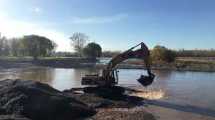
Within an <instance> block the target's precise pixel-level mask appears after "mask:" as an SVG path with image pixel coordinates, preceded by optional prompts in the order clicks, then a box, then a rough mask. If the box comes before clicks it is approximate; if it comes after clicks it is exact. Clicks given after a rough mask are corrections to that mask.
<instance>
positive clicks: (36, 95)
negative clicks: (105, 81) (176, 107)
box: [0, 80, 155, 120]
mask: <svg viewBox="0 0 215 120" xmlns="http://www.w3.org/2000/svg"><path fill="white" fill-rule="evenodd" d="M89 89H94V90H95V91H96V92H95V91H94V92H92V91H91V92H89V91H90V90H89ZM119 91H120V92H119ZM143 101H144V99H142V98H139V97H134V96H129V95H127V94H124V88H123V87H111V88H103V87H102V88H96V87H93V88H86V89H85V88H84V90H83V91H82V92H81V93H80V92H78V91H76V90H73V89H71V90H65V91H64V92H60V91H58V90H56V89H54V88H52V87H50V86H48V85H47V84H43V83H39V82H34V81H30V80H29V81H26V80H3V81H0V111H1V112H0V119H1V120H8V119H10V120H20V119H23V120H70V119H74V120H113V119H116V120H131V119H132V120H155V118H154V116H153V115H152V114H151V113H149V112H147V111H146V110H145V109H144V107H143V104H144V103H143Z"/></svg>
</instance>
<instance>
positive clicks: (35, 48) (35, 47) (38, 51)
mask: <svg viewBox="0 0 215 120" xmlns="http://www.w3.org/2000/svg"><path fill="white" fill-rule="evenodd" d="M21 43H22V44H23V47H24V49H25V52H26V53H25V54H27V55H29V56H32V57H33V58H34V59H37V58H38V57H39V56H47V55H49V54H50V53H51V52H52V51H53V50H55V48H56V44H55V43H54V42H53V41H51V40H49V39H48V38H46V37H42V36H38V35H28V36H24V37H23V38H22V40H21Z"/></svg>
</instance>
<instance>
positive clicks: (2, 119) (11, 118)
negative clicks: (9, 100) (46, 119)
mask: <svg viewBox="0 0 215 120" xmlns="http://www.w3.org/2000/svg"><path fill="white" fill-rule="evenodd" d="M0 120H31V119H28V118H26V117H23V116H20V115H0Z"/></svg>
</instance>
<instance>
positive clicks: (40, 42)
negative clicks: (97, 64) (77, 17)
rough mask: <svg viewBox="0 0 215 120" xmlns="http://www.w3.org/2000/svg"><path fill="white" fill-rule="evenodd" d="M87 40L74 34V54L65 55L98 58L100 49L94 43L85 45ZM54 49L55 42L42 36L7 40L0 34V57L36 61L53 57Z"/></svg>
mask: <svg viewBox="0 0 215 120" xmlns="http://www.w3.org/2000/svg"><path fill="white" fill-rule="evenodd" d="M88 38H89V37H88V36H87V35H85V34H84V33H74V34H73V35H72V37H70V39H71V45H72V46H73V48H74V51H75V52H74V53H73V54H70V53H66V54H67V55H73V56H78V57H87V58H90V59H96V57H100V56H101V55H102V47H101V46H100V45H99V44H97V43H95V42H90V43H88V44H86V43H87V41H88ZM56 47H57V44H56V43H55V42H53V41H52V40H50V39H48V38H46V37H44V36H39V35H26V36H23V37H19V38H10V39H8V38H6V37H4V36H1V34H0V56H14V57H19V56H31V57H33V58H34V59H35V60H36V59H38V57H47V56H52V55H55V54H56V51H55V50H56Z"/></svg>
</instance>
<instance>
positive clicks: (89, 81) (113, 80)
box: [82, 42, 155, 87]
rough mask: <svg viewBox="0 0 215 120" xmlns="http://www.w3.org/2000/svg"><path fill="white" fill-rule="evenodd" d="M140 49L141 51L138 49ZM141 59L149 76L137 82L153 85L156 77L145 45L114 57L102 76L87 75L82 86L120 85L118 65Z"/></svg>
mask: <svg viewBox="0 0 215 120" xmlns="http://www.w3.org/2000/svg"><path fill="white" fill-rule="evenodd" d="M138 47H140V48H139V49H137V48H138ZM132 58H135V59H141V60H142V61H143V62H144V63H145V68H146V70H147V74H148V75H141V76H140V78H139V79H137V81H138V82H139V83H140V84H141V85H143V86H145V87H146V86H148V85H150V84H152V82H153V80H154V77H155V75H154V74H153V73H152V72H151V68H150V51H149V49H148V47H147V46H146V45H145V44H144V43H143V42H141V43H139V44H138V45H136V46H134V47H132V48H130V49H128V50H126V51H125V52H123V53H121V54H119V55H117V56H115V57H113V58H112V59H111V60H110V62H109V63H108V64H107V66H106V68H105V69H103V70H102V74H101V75H99V74H96V75H86V76H85V77H83V78H82V85H97V86H115V85H116V84H118V80H119V79H118V70H117V65H119V64H120V63H121V62H123V61H125V60H127V59H132Z"/></svg>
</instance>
